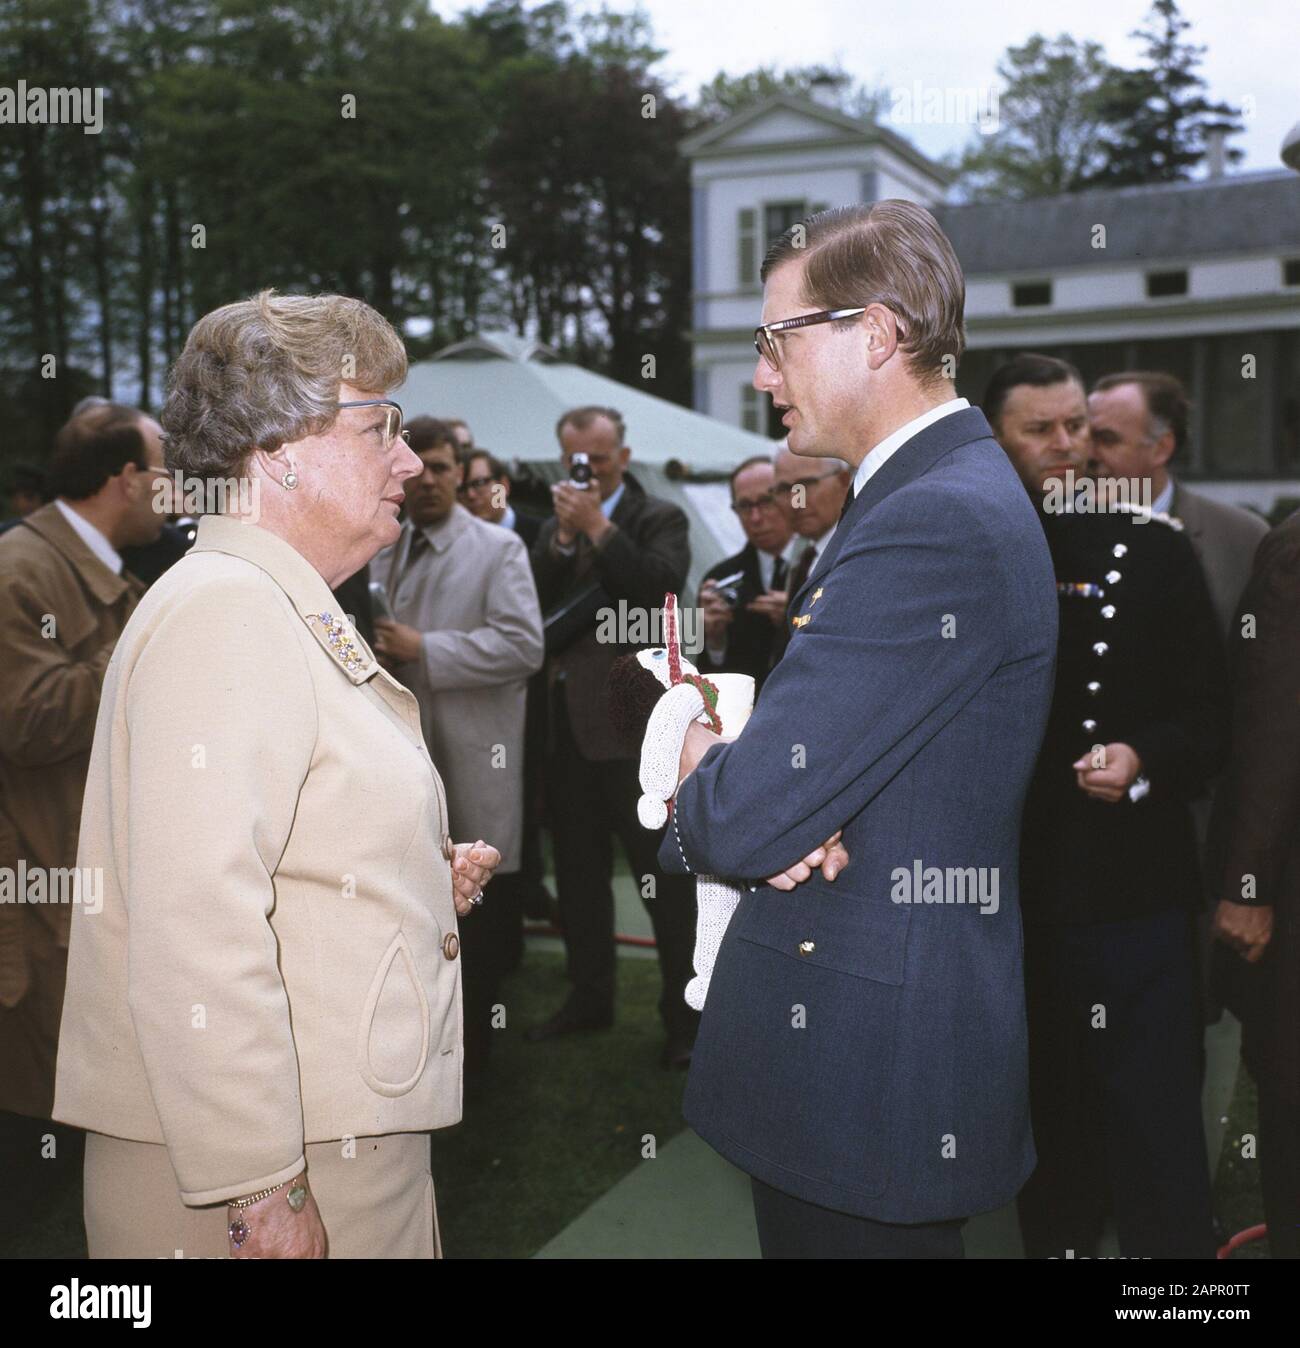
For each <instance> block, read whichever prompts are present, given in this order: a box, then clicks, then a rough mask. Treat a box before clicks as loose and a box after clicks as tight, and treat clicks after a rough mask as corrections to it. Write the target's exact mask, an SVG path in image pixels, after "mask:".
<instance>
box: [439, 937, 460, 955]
mask: <svg viewBox="0 0 1300 1348" xmlns="http://www.w3.org/2000/svg"><path fill="white" fill-rule="evenodd" d="M442 954H443V958H444V959H449V960H454V959H455V958H456V956H457V955H459V954H460V937H459V936H457V935H456V933H455V932H454V931H449V932H448V933H447V934H446V936H444V937H443V938H442Z"/></svg>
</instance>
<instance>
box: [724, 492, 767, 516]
mask: <svg viewBox="0 0 1300 1348" xmlns="http://www.w3.org/2000/svg"><path fill="white" fill-rule="evenodd" d="M731 508H732V510H734V511H735V512H736V514H737V515H740V516H742V517H743V516H745V515H748V514H749V512H750V511H751V510H774V509H776V493H775V491H769V492H764V493H763V495H762V496H755V497H752V498H751V497H748V496H742V497H741V498H740V499H739V500H738V501H732V503H731Z"/></svg>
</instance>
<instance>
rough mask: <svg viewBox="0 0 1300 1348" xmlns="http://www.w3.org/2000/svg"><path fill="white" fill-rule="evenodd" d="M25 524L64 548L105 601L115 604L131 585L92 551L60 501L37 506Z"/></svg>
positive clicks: (70, 560) (91, 587) (45, 538)
mask: <svg viewBox="0 0 1300 1348" xmlns="http://www.w3.org/2000/svg"><path fill="white" fill-rule="evenodd" d="M22 526H26V527H27V528H29V529H34V530H35V531H36V533H38V534H39V535H40V536H41V537H42V538H43V539H44V540H45V541H46V542H47V543H48V544H49V545H50V546H51V547H52V548H54V549H55V551H57V552H61V553H62V554H63V555H64V557H66V558H67V559H68V561H69V562H71V563H72V565H73V566H74V567H76V569H77V573H78V574H79V575H80V576H81V578H82V580H83V581H84V582H85V583H86V585H87V586H88V587H89V589H90V592H91V594H93V595H94V596H95V598H96V599H98V600H99V602H100V603H101V604H115V603H116V602H117V601H118V600H119V599H120V598H121V597H122V594H123V592H124V591H125V590H126V589H128V588H129V587H128V583H127V580H126V578H125V577H124V576H121V575H119V574H118V572H116V571H114V570H112V569H111V568H110V567H109V566H108V565H107V563H106V562H105V561H104V559H103V558H102V557H99V556H96V554H95V553H94V552H92V551H91V549H90V546H89V544H87V542H86V541H85V539H84V538H83V537H82V535H81V534H80V533H79V532H78V531H77V529H76V528H75V527H74V526H73V525H72V524H71V523H70V522H69V520H68V517H67V515H66V514H65V513H64V512H63V511H62V510H60V509H59V506H58V502H57V501H51V502H50V503H49V504H48V505H43V506H41V507H40V508H39V509H37V510H33V511H32V513H31V514H30V515H28V516H26V517H25V518H24V519H23V521H22V525H20V526H18V527H22ZM119 564H120V561H119ZM137 585H138V582H137Z"/></svg>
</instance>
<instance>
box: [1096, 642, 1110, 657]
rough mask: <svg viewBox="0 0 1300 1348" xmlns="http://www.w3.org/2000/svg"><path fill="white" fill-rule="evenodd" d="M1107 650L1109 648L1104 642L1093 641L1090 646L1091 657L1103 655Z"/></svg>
mask: <svg viewBox="0 0 1300 1348" xmlns="http://www.w3.org/2000/svg"><path fill="white" fill-rule="evenodd" d="M1108 650H1110V647H1109V646H1107V645H1106V643H1105V642H1104V641H1094V642H1093V644H1092V653H1093V655H1105V654H1106V652H1107V651H1108Z"/></svg>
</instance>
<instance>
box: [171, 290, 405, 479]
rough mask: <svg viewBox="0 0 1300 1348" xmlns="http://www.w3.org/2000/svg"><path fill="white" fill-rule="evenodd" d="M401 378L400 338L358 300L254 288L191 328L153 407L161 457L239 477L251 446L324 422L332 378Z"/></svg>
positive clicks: (200, 472)
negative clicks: (161, 436) (158, 412)
mask: <svg viewBox="0 0 1300 1348" xmlns="http://www.w3.org/2000/svg"><path fill="white" fill-rule="evenodd" d="M405 378H406V348H405V347H404V346H403V345H402V339H401V338H400V337H399V336H398V335H397V333H396V332H395V331H394V330H393V328H392V325H391V324H390V323H389V322H388V321H387V320H386V319H385V318H383V317H382V316H381V315H380V314H378V313H376V312H375V310H374V309H372V308H371V307H370V306H369V305H368V304H366V303H364V302H363V301H362V300H356V299H350V298H349V297H347V296H346V295H277V294H276V293H275V291H273V290H263V291H261V292H260V293H259V294H257V295H254V296H253V297H252V298H251V299H247V300H240V301H239V302H238V303H237V304H227V305H225V306H223V307H222V308H220V309H214V310H213V311H212V312H211V313H210V314H205V315H204V316H203V317H202V318H201V319H199V321H198V322H197V323H196V324H195V325H194V327H193V329H192V330H191V332H190V335H189V338H188V339H187V341H186V343H185V349H184V350H183V351H182V352H181V354H180V356H179V358H178V359H177V361H176V363H175V364H174V365H173V366H172V370H171V377H170V379H169V381H168V394H167V401H166V403H165V405H164V406H163V410H162V417H161V421H162V426H163V431H164V433H165V435H166V441H165V444H166V459H167V466H168V468H171V469H176V468H179V469H181V470H182V471H184V472H186V473H190V474H193V475H194V476H196V477H204V478H217V477H220V478H226V477H237V476H241V475H242V473H243V471H244V468H245V465H246V464H247V461H248V458H249V456H250V455H251V454H252V452H253V451H254V450H255V449H264V450H274V449H277V448H278V447H279V446H280V445H282V444H286V443H289V442H292V441H294V440H301V439H302V438H303V437H304V436H308V435H319V434H320V433H321V432H322V431H324V430H326V429H328V427H329V426H330V425H331V424H332V423H333V421H334V418H335V417H336V416H337V415H338V397H339V384H340V383H344V382H346V383H348V384H351V385H352V386H353V387H355V388H359V389H367V390H372V391H374V392H376V393H379V392H387V391H388V390H390V389H393V388H395V387H396V386H397V385H398V384H400V383H401V382H402V381H403V380H404V379H405Z"/></svg>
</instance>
